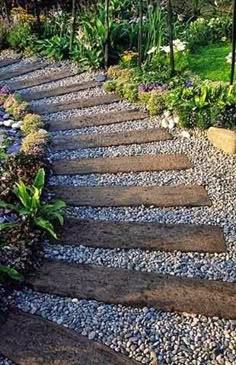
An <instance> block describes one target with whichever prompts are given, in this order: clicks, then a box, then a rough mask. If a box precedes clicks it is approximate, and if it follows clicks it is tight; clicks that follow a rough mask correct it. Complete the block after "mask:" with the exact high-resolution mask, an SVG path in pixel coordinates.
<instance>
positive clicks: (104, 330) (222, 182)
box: [0, 59, 236, 365]
mask: <svg viewBox="0 0 236 365" xmlns="http://www.w3.org/2000/svg"><path fill="white" fill-rule="evenodd" d="M34 60H35V59H28V60H24V59H23V60H22V61H21V64H22V65H23V64H25V63H28V62H32V61H34ZM17 65H18V64H17ZM14 67H15V66H14V65H12V66H9V67H7V68H6V69H8V70H12V69H14ZM61 67H63V68H65V69H68V67H72V69H74V67H73V66H70V64H69V63H68V62H65V63H61ZM52 68H53V69H54V70H56V69H57V66H56V65H54V64H52V65H50V66H48V67H46V68H45V70H38V71H35V72H31V73H29V74H27V75H23V76H21V77H17V78H14V79H11V81H13V80H15V81H18V80H25V79H27V78H32V77H38V76H41V75H43V73H45V72H46V74H49V73H50V72H51V71H50V70H52ZM60 69H61V68H60ZM94 76H95V74H92V75H91V74H89V73H86V74H81V75H77V76H75V77H72V78H68V79H63V80H59V81H56V82H52V83H50V84H45V85H39V86H36V87H34V88H32V89H25V90H22V91H21V93H22V95H23V94H24V93H28V92H30V90H32V91H33V90H34V91H41V90H44V89H46V88H54V87H56V86H61V87H63V86H65V85H70V84H72V83H74V82H75V80H76V81H78V82H82V81H88V80H90V79H92V78H93V77H94ZM103 94H104V91H103V90H102V89H101V88H95V89H92V90H88V91H83V92H79V93H72V94H69V95H65V96H62V97H55V98H50V99H46V100H44V101H37V102H34V104H35V105H41V104H40V103H47V104H52V103H57V102H59V101H63V100H66V101H70V100H76V98H82V97H87V96H97V95H103ZM134 108H135V105H134V104H130V103H129V102H127V101H120V102H118V103H116V104H110V105H104V106H96V107H92V108H86V109H83V110H70V111H66V112H59V113H54V114H51V115H50V114H46V115H45V116H44V119H45V120H46V121H47V120H49V121H52V122H53V119H65V118H68V117H70V116H76V115H78V116H83V115H91V114H95V113H107V112H109V111H119V110H131V109H134ZM141 110H142V109H141ZM160 125H161V123H160V121H159V119H158V118H151V119H145V120H142V121H132V122H124V123H120V124H118V125H115V124H113V125H109V126H100V127H92V128H91V127H90V128H83V129H80V130H76V129H75V130H68V131H63V132H60V131H57V132H51V133H50V135H51V137H57V136H63V135H65V136H73V135H78V134H81V133H82V134H96V133H112V132H118V131H122V130H123V131H126V130H134V129H137V130H139V129H149V128H153V127H158V126H160ZM171 133H172V134H173V135H174V139H173V140H169V141H163V142H158V143H148V144H142V145H130V146H118V147H108V148H90V149H84V150H79V149H78V150H75V151H63V152H56V153H52V152H50V153H49V158H50V159H51V160H59V159H75V158H96V157H116V156H132V155H137V156H139V155H144V154H154V155H156V154H158V153H171V154H173V153H182V154H185V155H186V156H187V157H188V158H189V160H190V161H191V162H192V163H193V165H194V167H193V168H192V169H190V170H187V171H179V172H176V171H166V172H163V171H162V172H151V173H147V172H142V173H129V174H128V173H120V174H103V175H101V176H99V175H96V174H91V175H88V176H81V175H75V176H57V177H56V176H51V177H50V181H49V183H50V185H65V184H66V185H70V186H78V187H79V186H108V185H112V186H144V185H145V186H154V185H158V186H162V185H175V184H176V185H177V184H193V183H194V184H199V185H200V184H203V185H204V186H205V187H206V190H207V192H208V194H209V197H210V199H211V200H212V202H213V205H212V207H201V208H192V209H191V208H171V209H169V208H168V209H167V208H162V209H159V208H153V207H150V208H145V207H142V206H141V207H137V208H130V207H126V208H91V207H87V208H85V207H80V208H77V207H75V208H70V209H67V215H68V216H69V217H70V216H75V217H79V218H82V219H101V220H106V221H116V220H117V221H129V222H132V221H136V222H159V223H170V224H173V223H174V224H175V223H189V224H190V223H192V224H213V225H218V226H220V227H222V228H223V229H224V234H225V242H226V246H227V253H221V254H208V253H204V254H203V253H181V252H178V251H176V252H172V253H168V252H161V251H154V252H150V251H141V250H138V249H132V250H121V249H115V250H111V249H100V248H96V249H95V248H88V247H84V246H79V247H71V246H66V245H63V246H62V245H59V244H55V245H53V246H52V245H50V244H49V243H48V242H45V243H44V251H43V254H42V255H43V257H45V258H50V259H55V260H65V261H67V262H75V263H86V264H97V265H105V266H108V267H116V268H127V269H132V270H140V271H148V272H154V273H162V274H172V275H177V276H183V277H189V278H191V277H197V278H202V279H209V280H220V281H228V282H236V271H235V266H236V244H235V243H236V211H235V206H236V190H235V180H236V160H235V158H234V157H230V156H227V155H224V154H223V153H222V152H220V151H218V150H216V149H215V148H214V147H212V145H211V144H210V143H209V142H208V141H207V139H206V134H205V133H204V132H200V131H191V134H192V136H191V137H190V138H184V137H182V136H181V130H179V129H176V130H172V131H171ZM9 301H10V303H11V304H13V305H16V306H17V307H19V308H21V309H22V310H24V311H26V312H29V313H37V314H39V315H42V317H44V318H47V319H49V320H53V321H55V322H56V323H58V324H62V325H65V326H66V327H69V328H71V329H74V330H76V331H77V332H79V333H82V334H83V335H85V336H87V337H88V338H90V339H94V340H97V341H100V342H102V343H104V344H105V345H108V346H110V347H111V348H112V349H114V350H116V351H120V352H121V353H124V354H126V355H128V356H130V357H132V358H134V359H135V360H137V361H140V362H141V363H143V364H147V365H153V364H152V361H153V359H154V360H155V354H156V356H157V360H158V361H159V363H160V365H166V364H168V365H173V364H176V365H180V364H186V365H201V364H206V365H234V364H235V363H236V322H235V321H233V320H231V321H230V320H224V319H218V318H217V317H215V318H211V319H210V318H208V317H204V316H199V315H189V314H182V315H179V314H174V313H169V312H162V311H157V310H155V309H153V308H143V309H137V308H130V307H123V306H121V305H117V306H115V305H107V304H104V303H99V302H96V301H91V300H78V299H77V298H72V299H70V298H61V297H59V296H57V297H56V296H50V295H46V294H40V293H37V292H33V291H32V290H22V291H18V292H14V293H13V294H12V296H11V298H9ZM0 365H12V363H11V362H8V361H7V360H5V359H4V358H3V359H1V357H0Z"/></svg>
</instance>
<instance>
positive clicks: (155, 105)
mask: <svg viewBox="0 0 236 365" xmlns="http://www.w3.org/2000/svg"><path fill="white" fill-rule="evenodd" d="M164 109H165V93H164V92H151V96H150V98H149V100H148V102H147V110H148V111H149V113H150V115H160V114H162V112H163V111H164Z"/></svg>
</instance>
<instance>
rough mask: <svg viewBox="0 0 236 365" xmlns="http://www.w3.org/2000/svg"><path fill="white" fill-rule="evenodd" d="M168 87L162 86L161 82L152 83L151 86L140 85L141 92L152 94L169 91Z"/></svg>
mask: <svg viewBox="0 0 236 365" xmlns="http://www.w3.org/2000/svg"><path fill="white" fill-rule="evenodd" d="M167 88H168V86H167V85H165V84H161V83H160V82H152V83H150V84H141V85H139V88H138V89H139V91H140V92H150V91H159V92H162V91H165V90H167Z"/></svg>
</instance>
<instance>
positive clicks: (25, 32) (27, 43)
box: [6, 24, 37, 51]
mask: <svg viewBox="0 0 236 365" xmlns="http://www.w3.org/2000/svg"><path fill="white" fill-rule="evenodd" d="M36 40H37V37H36V35H35V34H33V33H32V29H31V26H30V25H29V24H16V25H13V26H12V27H11V28H10V30H9V31H8V33H7V36H6V41H7V43H8V44H9V46H10V47H11V48H13V49H15V50H17V51H24V50H25V49H27V48H29V47H31V48H33V47H34V43H35V42H36Z"/></svg>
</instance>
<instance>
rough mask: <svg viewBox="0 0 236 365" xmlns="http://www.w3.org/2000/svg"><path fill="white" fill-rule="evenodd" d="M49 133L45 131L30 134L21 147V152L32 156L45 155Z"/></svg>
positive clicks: (40, 130)
mask: <svg viewBox="0 0 236 365" xmlns="http://www.w3.org/2000/svg"><path fill="white" fill-rule="evenodd" d="M48 139H49V137H48V133H47V131H46V130H44V129H39V130H37V131H34V132H30V133H29V134H28V135H27V136H26V137H25V138H24V139H23V142H22V145H21V151H22V152H24V153H27V154H31V155H36V156H37V155H43V154H44V152H45V148H46V144H47V142H48Z"/></svg>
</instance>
